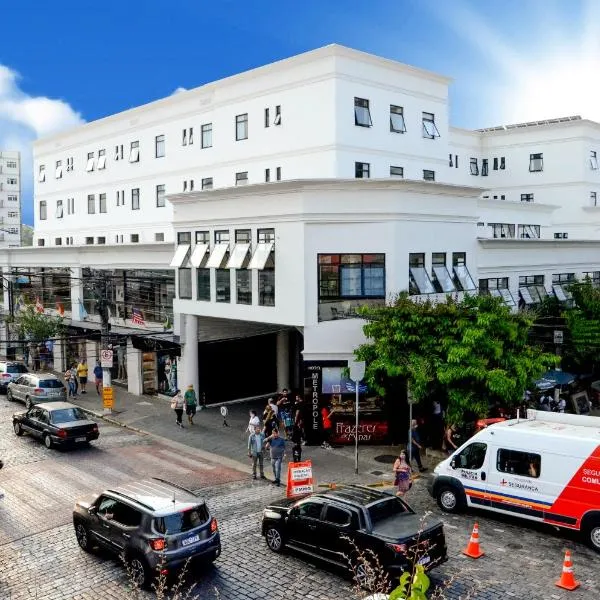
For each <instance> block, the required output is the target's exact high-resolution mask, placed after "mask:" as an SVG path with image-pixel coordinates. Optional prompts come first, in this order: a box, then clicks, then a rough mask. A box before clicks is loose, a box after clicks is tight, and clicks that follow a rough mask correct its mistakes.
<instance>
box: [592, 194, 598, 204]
mask: <svg viewBox="0 0 600 600" xmlns="http://www.w3.org/2000/svg"><path fill="white" fill-rule="evenodd" d="M590 204H591V206H598V194H597V193H596V192H590Z"/></svg>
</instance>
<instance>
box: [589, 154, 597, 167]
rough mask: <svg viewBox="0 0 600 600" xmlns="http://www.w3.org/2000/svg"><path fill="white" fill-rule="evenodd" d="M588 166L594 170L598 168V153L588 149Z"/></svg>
mask: <svg viewBox="0 0 600 600" xmlns="http://www.w3.org/2000/svg"><path fill="white" fill-rule="evenodd" d="M590 168H591V169H594V170H596V169H597V168H598V155H597V154H596V151H595V150H590Z"/></svg>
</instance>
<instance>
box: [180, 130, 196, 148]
mask: <svg viewBox="0 0 600 600" xmlns="http://www.w3.org/2000/svg"><path fill="white" fill-rule="evenodd" d="M193 143H194V128H193V127H185V128H184V129H183V130H182V131H181V145H182V146H188V145H189V146H191V145H192V144H193Z"/></svg>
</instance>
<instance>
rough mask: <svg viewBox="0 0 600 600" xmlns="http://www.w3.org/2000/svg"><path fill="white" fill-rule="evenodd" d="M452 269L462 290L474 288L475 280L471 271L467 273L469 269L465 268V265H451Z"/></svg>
mask: <svg viewBox="0 0 600 600" xmlns="http://www.w3.org/2000/svg"><path fill="white" fill-rule="evenodd" d="M453 270H454V274H455V275H456V278H457V279H458V282H459V283H460V287H462V289H463V291H464V292H466V291H468V290H474V289H476V286H475V282H474V281H473V278H472V277H471V273H469V269H467V266H466V265H460V266H457V267H453Z"/></svg>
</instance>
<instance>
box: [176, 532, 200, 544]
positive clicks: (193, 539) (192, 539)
mask: <svg viewBox="0 0 600 600" xmlns="http://www.w3.org/2000/svg"><path fill="white" fill-rule="evenodd" d="M198 541H200V536H199V535H198V534H196V535H193V536H191V537H189V538H186V539H185V540H183V541H182V542H181V545H182V546H189V545H190V544H193V543H194V542H198Z"/></svg>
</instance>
